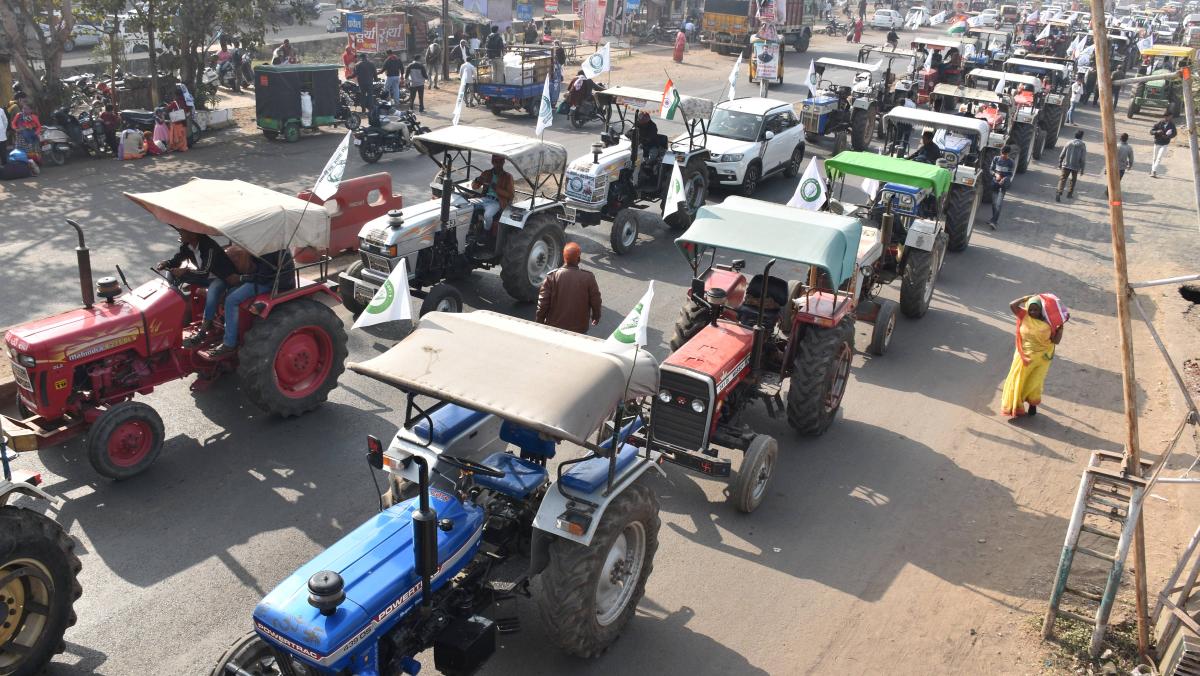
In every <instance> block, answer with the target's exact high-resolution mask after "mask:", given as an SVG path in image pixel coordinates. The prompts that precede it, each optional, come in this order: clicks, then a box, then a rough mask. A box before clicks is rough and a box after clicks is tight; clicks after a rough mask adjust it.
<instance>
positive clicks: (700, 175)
mask: <svg viewBox="0 0 1200 676" xmlns="http://www.w3.org/2000/svg"><path fill="white" fill-rule="evenodd" d="M665 168H666V167H664V169H665ZM682 173H683V194H684V197H685V198H686V199H685V200H684V206H683V208H682V209H680V210H678V211H676V212H675V213H673V214H671V215H670V216H668V217H666V218H664V219H663V220H664V221H665V222H666V224H667V227H668V228H670V229H671V231H672V232H679V231H681V230H685V229H687V227H688V226H689V225H691V224H692V221H693V220H695V218H696V212H697V211H699V210H700V207H702V206H704V203H705V202H706V201H708V165H707V164H706V163H705V162H704V160H701V159H692V160H691V161H689V162H688V163H687V165H686V166H684V168H683V172H682ZM667 189H668V190H669V189H670V185H667ZM663 199H664V200H665V199H666V193H665V192H664V193H663Z"/></svg>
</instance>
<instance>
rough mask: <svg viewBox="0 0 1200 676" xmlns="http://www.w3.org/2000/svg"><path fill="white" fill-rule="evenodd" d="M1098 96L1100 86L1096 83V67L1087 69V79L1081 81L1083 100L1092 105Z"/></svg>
mask: <svg viewBox="0 0 1200 676" xmlns="http://www.w3.org/2000/svg"><path fill="white" fill-rule="evenodd" d="M1099 98H1100V86H1099V85H1097V84H1096V69H1095V68H1093V69H1091V70H1089V71H1088V74H1087V79H1085V80H1084V81H1083V102H1084V103H1088V102H1090V103H1091V104H1092V105H1093V106H1095V105H1096V104H1097V100H1098V99H1099Z"/></svg>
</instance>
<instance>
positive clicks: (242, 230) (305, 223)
mask: <svg viewBox="0 0 1200 676" xmlns="http://www.w3.org/2000/svg"><path fill="white" fill-rule="evenodd" d="M125 196H126V197H128V198H129V199H131V200H133V201H134V202H137V203H138V204H140V205H141V206H142V207H143V208H145V209H146V211H149V212H150V213H151V214H153V215H154V217H155V218H157V219H158V220H160V221H162V222H163V223H166V224H168V225H172V226H175V227H176V228H179V229H180V230H188V231H190V232H197V233H200V234H204V235H223V236H225V237H228V238H229V239H230V241H232V242H233V243H234V244H237V245H238V246H240V247H242V248H243V249H245V250H247V251H249V252H250V253H251V254H253V255H255V256H262V255H265V254H269V253H272V252H275V251H279V250H281V249H285V248H288V247H314V248H317V249H324V248H326V247H328V246H329V214H328V212H326V211H325V208H324V207H322V206H321V205H319V204H311V203H309V202H305V201H304V200H301V199H298V198H296V197H292V196H291V195H285V194H283V193H279V192H275V191H274V190H268V189H267V188H263V187H260V186H257V185H254V184H252V183H246V182H245V181H237V180H234V181H220V180H215V179H209V178H193V179H192V180H190V181H188V182H187V183H184V184H183V185H180V186H176V187H174V188H171V189H170V190H163V191H161V192H143V193H125Z"/></svg>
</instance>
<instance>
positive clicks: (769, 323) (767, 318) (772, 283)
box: [738, 275, 788, 335]
mask: <svg viewBox="0 0 1200 676" xmlns="http://www.w3.org/2000/svg"><path fill="white" fill-rule="evenodd" d="M766 284H767V298H766V301H767V303H766V305H765V306H764V307H762V308H759V306H758V304H759V302H760V300H761V299H760V297H761V296H762V292H763V276H762V275H754V277H753V278H751V280H750V284H748V285H747V286H746V299H745V300H743V301H742V306H741V307H739V308H738V322H740V323H741V324H742V326H753V325H754V323H755V321H757V320H758V315H759V312H760V310H761V311H762V313H763V326H765V327H766V329H767V334H768V335H769V334H770V333H771V330H772V329H774V328H775V322H777V321H778V320H779V311H780V310H781V309H782V308H783V306H784V305H787V302H788V285H787V282H786V281H784V280H782V279H780V278H778V277H770V278H768V280H767V282H766Z"/></svg>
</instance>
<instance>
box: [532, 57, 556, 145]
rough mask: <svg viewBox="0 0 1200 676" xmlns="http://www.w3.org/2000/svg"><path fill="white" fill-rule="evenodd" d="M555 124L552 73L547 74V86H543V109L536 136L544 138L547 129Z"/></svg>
mask: <svg viewBox="0 0 1200 676" xmlns="http://www.w3.org/2000/svg"><path fill="white" fill-rule="evenodd" d="M553 124H554V102H553V101H551V100H550V73H546V84H544V85H542V107H541V108H540V109H539V110H538V121H537V129H535V130H534V132H533V134H534V136H537V137H538V138H541V137H542V132H544V131H546V127H549V126H551V125H553Z"/></svg>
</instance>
